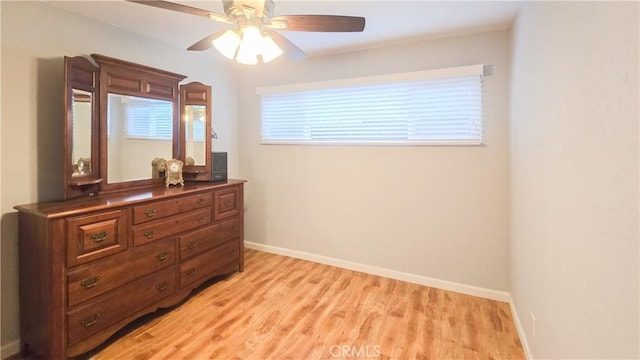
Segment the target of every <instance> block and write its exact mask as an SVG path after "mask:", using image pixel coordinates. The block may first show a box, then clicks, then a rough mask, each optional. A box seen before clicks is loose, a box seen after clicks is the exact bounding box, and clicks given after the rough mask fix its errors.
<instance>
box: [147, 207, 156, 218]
mask: <svg viewBox="0 0 640 360" xmlns="http://www.w3.org/2000/svg"><path fill="white" fill-rule="evenodd" d="M144 213H145V215H147V217H153V216H154V215H155V214H156V209H153V210H147V211H145V212H144Z"/></svg>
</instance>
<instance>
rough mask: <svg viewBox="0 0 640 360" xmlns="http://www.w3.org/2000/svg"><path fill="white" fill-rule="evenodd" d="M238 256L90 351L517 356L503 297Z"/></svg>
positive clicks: (105, 358)
mask: <svg viewBox="0 0 640 360" xmlns="http://www.w3.org/2000/svg"><path fill="white" fill-rule="evenodd" d="M245 261H246V263H245V264H246V267H245V271H244V272H243V273H236V274H233V275H231V276H229V277H227V278H224V279H222V280H220V281H217V282H214V283H213V284H211V285H209V286H208V287H206V288H204V289H202V290H200V291H199V292H197V293H196V294H195V295H193V296H191V297H190V298H189V299H188V300H186V301H185V302H184V303H183V304H181V305H180V306H178V307H176V308H173V309H170V310H165V311H162V316H157V315H154V316H147V317H145V318H143V319H141V320H140V321H139V322H138V323H137V324H135V325H134V326H131V327H130V328H131V329H128V333H126V334H124V335H120V336H119V337H116V338H115V340H112V341H111V342H110V343H108V344H106V345H105V346H103V347H101V348H100V349H99V350H98V351H97V352H94V353H93V354H91V355H90V357H91V358H92V359H95V360H112V359H132V360H134V359H135V360H143V359H144V360H146V359H154V360H160V359H166V360H176V359H186V360H192V359H350V358H361V359H364V358H367V359H375V358H377V359H524V354H523V351H522V347H521V345H520V341H519V339H518V336H517V333H516V329H515V326H514V322H513V319H512V317H511V313H510V309H509V306H508V304H507V303H502V302H497V301H492V300H487V299H482V298H478V297H473V296H468V295H463V294H459V293H454V292H448V291H444V290H439V289H434V288H430V287H425V286H420V285H415V284H411V283H406V282H402V281H397V280H392V279H387V278H383V277H379V276H374V275H368V274H364V273H359V272H355V271H350V270H345V269H340V268H336V267H331V266H327V265H321V264H317V263H313V262H308V261H304V260H299V259H294V258H289V257H285V256H279V255H273V254H268V253H264V252H259V251H255V250H247V252H246V259H245ZM136 326H137V327H136Z"/></svg>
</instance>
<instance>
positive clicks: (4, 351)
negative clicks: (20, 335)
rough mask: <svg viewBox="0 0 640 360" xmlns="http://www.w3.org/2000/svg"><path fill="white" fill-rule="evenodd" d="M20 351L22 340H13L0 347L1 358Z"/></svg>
mask: <svg viewBox="0 0 640 360" xmlns="http://www.w3.org/2000/svg"><path fill="white" fill-rule="evenodd" d="M19 352H20V340H16V341H12V342H10V343H8V344H6V345H2V347H0V358H1V359H3V360H4V359H6V358H8V357H9V356H13V355H15V354H17V353H19Z"/></svg>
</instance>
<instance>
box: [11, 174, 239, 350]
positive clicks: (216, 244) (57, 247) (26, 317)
mask: <svg viewBox="0 0 640 360" xmlns="http://www.w3.org/2000/svg"><path fill="white" fill-rule="evenodd" d="M243 184H244V181H241V180H229V181H227V182H224V183H218V184H215V183H187V184H186V185H185V186H178V187H170V188H165V187H164V186H158V187H151V188H144V189H139V190H128V191H122V192H118V193H112V194H107V195H97V196H94V197H86V198H82V199H76V200H71V201H64V202H50V203H39V204H31V205H22V206H16V207H15V208H16V209H17V210H18V212H19V232H20V233H19V248H20V321H21V341H22V346H23V350H25V351H26V352H33V353H35V354H37V355H41V356H43V357H44V358H45V359H64V358H66V357H70V356H76V355H79V354H82V353H85V352H87V351H89V350H91V349H93V348H95V347H96V346H97V345H99V344H100V343H102V342H104V341H105V340H106V339H107V338H109V337H110V336H111V335H113V334H114V333H115V332H116V331H117V330H119V329H121V328H122V327H123V326H125V325H126V324H127V323H129V322H131V321H132V320H134V319H136V318H138V317H140V316H142V315H144V314H146V313H150V312H153V311H155V310H156V309H158V308H161V307H168V306H172V305H175V304H177V303H179V302H180V301H181V300H183V299H184V298H185V297H187V296H188V295H189V293H190V292H191V291H192V290H193V289H194V288H196V287H197V286H199V285H201V284H202V283H203V282H205V281H206V280H208V279H210V278H212V277H214V276H217V275H223V274H229V273H232V272H235V271H243V267H244V247H243Z"/></svg>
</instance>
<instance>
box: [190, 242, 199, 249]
mask: <svg viewBox="0 0 640 360" xmlns="http://www.w3.org/2000/svg"><path fill="white" fill-rule="evenodd" d="M196 246H198V242H197V241H195V240H189V242H188V243H187V247H188V248H189V249H193V248H194V247H196Z"/></svg>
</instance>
